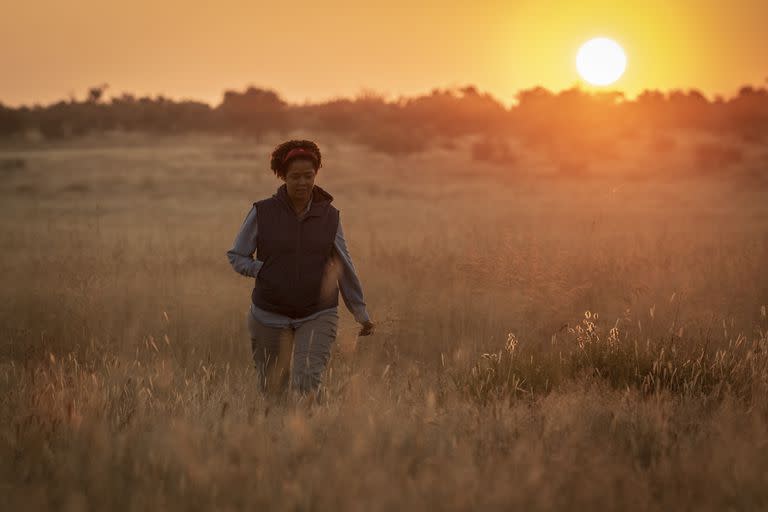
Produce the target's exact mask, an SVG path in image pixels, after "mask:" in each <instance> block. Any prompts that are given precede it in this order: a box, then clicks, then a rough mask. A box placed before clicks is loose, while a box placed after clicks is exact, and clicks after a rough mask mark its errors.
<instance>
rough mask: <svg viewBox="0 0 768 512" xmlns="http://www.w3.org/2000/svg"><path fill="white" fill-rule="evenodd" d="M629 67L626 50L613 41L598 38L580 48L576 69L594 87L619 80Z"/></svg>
mask: <svg viewBox="0 0 768 512" xmlns="http://www.w3.org/2000/svg"><path fill="white" fill-rule="evenodd" d="M626 67H627V56H626V55H625V54H624V50H623V49H622V48H621V46H619V44H618V43H617V42H616V41H614V40H613V39H608V38H607V37H596V38H594V39H590V40H589V41H587V42H586V43H584V44H583V45H581V48H579V52H578V54H577V55H576V69H577V70H578V71H579V74H580V75H581V77H582V78H583V79H584V80H586V81H587V82H589V83H590V84H592V85H609V84H612V83H613V82H615V81H616V80H618V79H619V77H620V76H621V75H622V74H623V73H624V70H625V69H626Z"/></svg>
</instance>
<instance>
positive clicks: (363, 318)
mask: <svg viewBox="0 0 768 512" xmlns="http://www.w3.org/2000/svg"><path fill="white" fill-rule="evenodd" d="M334 245H335V248H336V253H337V254H338V256H339V259H340V261H341V267H342V271H341V273H340V276H339V290H340V291H341V297H342V298H343V299H344V304H345V305H346V306H347V309H348V310H349V312H350V313H352V315H353V316H354V317H355V320H356V321H357V322H359V323H363V322H367V321H369V320H370V317H369V316H368V311H367V309H366V305H365V298H364V297H363V287H362V285H361V284H360V279H359V278H358V277H357V271H356V270H355V265H354V264H353V263H352V257H351V256H350V254H349V250H348V249H347V242H346V240H344V230H343V229H342V227H341V219H339V227H338V229H337V230H336V240H335V244H334Z"/></svg>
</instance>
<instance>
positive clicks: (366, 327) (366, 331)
mask: <svg viewBox="0 0 768 512" xmlns="http://www.w3.org/2000/svg"><path fill="white" fill-rule="evenodd" d="M360 325H362V328H361V329H360V332H359V333H358V335H359V336H369V335H371V334H373V326H374V323H373V322H372V321H370V320H367V321H365V322H363V323H361V324H360Z"/></svg>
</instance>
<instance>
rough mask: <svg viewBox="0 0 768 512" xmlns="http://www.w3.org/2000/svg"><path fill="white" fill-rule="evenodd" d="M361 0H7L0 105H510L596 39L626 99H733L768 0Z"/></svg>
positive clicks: (744, 80)
mask: <svg viewBox="0 0 768 512" xmlns="http://www.w3.org/2000/svg"><path fill="white" fill-rule="evenodd" d="M320 4H322V5H320ZM361 4H363V2H337V1H329V2H317V1H313V2H303V1H294V2H290V3H283V2H269V3H267V2H262V1H253V0H252V1H246V0H240V1H236V0H217V1H215V2H213V1H206V2H202V1H200V2H195V1H193V0H188V1H176V0H174V1H163V0H133V1H122V0H108V1H105V0H98V1H96V0H70V1H60V0H49V1H40V0H25V1H24V2H17V1H12V0H0V12H1V13H2V16H0V102H2V103H4V104H6V105H14V106H15V105H19V104H22V103H23V104H29V105H31V104H33V103H35V102H39V103H49V102H52V101H55V100H59V99H65V98H67V97H69V96H70V95H75V96H76V97H77V98H79V99H83V98H84V96H85V94H86V91H87V88H88V87H90V86H95V85H98V84H101V83H108V84H109V85H110V88H109V89H108V90H107V96H108V97H109V96H111V95H119V94H121V93H123V92H131V93H134V94H138V95H145V94H150V95H152V96H154V95H156V94H165V95H166V96H170V97H173V98H176V99H181V98H192V99H199V100H202V101H207V102H210V103H211V104H216V103H218V102H219V101H220V99H221V96H222V92H223V90H224V89H226V88H231V89H237V90H243V89H244V88H245V87H246V86H248V85H254V86H259V87H268V88H273V89H275V90H276V91H277V92H278V93H280V94H281V95H282V97H283V98H284V99H286V100H288V101H291V102H302V101H305V100H310V101H319V100H324V99H328V98H332V97H335V96H348V97H351V96H355V95H357V94H358V93H360V92H361V91H362V90H363V89H371V90H374V91H377V92H380V93H384V94H386V95H388V96H389V97H391V98H394V97H396V96H398V95H400V94H405V95H413V94H420V93H426V92H428V91H430V90H431V89H432V88H434V87H451V86H460V85H466V84H474V85H476V86H477V87H478V88H479V89H480V90H482V91H487V92H490V93H491V94H493V95H494V96H496V97H497V98H499V99H500V100H501V101H503V102H504V103H505V104H510V103H512V102H513V101H514V95H515V93H516V92H517V91H518V90H519V89H523V88H528V87H533V86H535V85H543V86H545V87H547V88H549V89H552V90H560V89H563V88H567V87H570V86H571V85H573V84H575V83H576V82H577V81H578V80H579V78H578V76H577V73H576V69H575V65H574V60H575V55H576V51H577V49H578V47H579V45H580V44H581V43H582V42H584V41H586V40H587V39H589V38H591V37H593V36H597V35H604V36H608V37H612V38H614V39H615V40H616V41H618V42H619V43H620V44H621V45H622V46H623V47H624V49H625V51H626V53H627V56H628V65H627V71H626V73H625V74H624V76H623V77H622V78H621V79H620V80H619V81H618V82H616V84H614V86H613V87H612V88H615V89H620V90H623V91H625V92H626V93H627V94H628V95H629V96H630V97H633V96H634V95H636V94H637V92H639V91H640V90H642V89H645V88H659V89H662V90H667V89H671V88H676V87H682V88H686V89H687V88H691V87H695V88H697V89H699V90H701V91H702V92H703V93H704V94H705V95H707V96H708V97H710V98H712V97H713V96H714V95H715V94H718V93H719V94H723V95H725V96H730V95H732V94H734V93H735V92H736V91H737V90H738V87H739V86H741V85H743V84H751V85H757V86H764V85H766V78H767V77H768V31H766V30H765V20H766V19H768V0H731V1H724V0H666V1H659V0H645V1H642V2H630V1H621V2H618V1H597V0H573V1H571V0H568V1H566V0H559V1H558V0H551V1H546V0H520V1H507V2H483V1H481V0H477V1H473V2H456V4H455V6H453V7H450V2H448V1H447V0H446V1H443V2H418V1H414V0H411V1H408V2H401V1H399V0H390V1H388V2H382V3H381V6H380V7H370V6H362V5H361Z"/></svg>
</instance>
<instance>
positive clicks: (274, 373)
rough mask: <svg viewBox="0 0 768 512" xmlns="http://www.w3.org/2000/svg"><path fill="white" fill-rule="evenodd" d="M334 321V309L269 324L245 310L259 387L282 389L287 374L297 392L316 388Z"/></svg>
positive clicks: (328, 351) (327, 355)
mask: <svg viewBox="0 0 768 512" xmlns="http://www.w3.org/2000/svg"><path fill="white" fill-rule="evenodd" d="M338 322H339V315H338V313H335V312H330V313H323V314H322V315H319V316H318V317H316V318H313V319H311V320H306V321H304V322H301V323H300V324H298V325H296V326H293V327H291V326H289V327H271V326H267V325H264V324H262V323H261V322H259V321H258V320H256V319H255V318H254V317H253V315H252V314H251V313H250V311H249V312H248V331H249V333H250V336H251V349H252V352H253V362H254V364H255V365H256V370H257V371H258V373H259V381H260V383H261V388H262V390H263V391H265V392H268V393H270V394H272V393H274V394H280V393H282V392H283V391H285V389H286V387H287V384H288V382H289V375H290V384H291V387H292V388H293V389H295V390H298V391H300V392H301V393H306V392H308V391H312V390H316V389H317V388H318V387H319V386H320V383H321V381H322V374H323V372H324V371H325V369H326V367H327V366H328V361H330V358H331V349H332V348H333V342H334V341H335V340H336V331H337V326H338ZM291 353H293V354H291ZM291 366H293V368H291Z"/></svg>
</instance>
